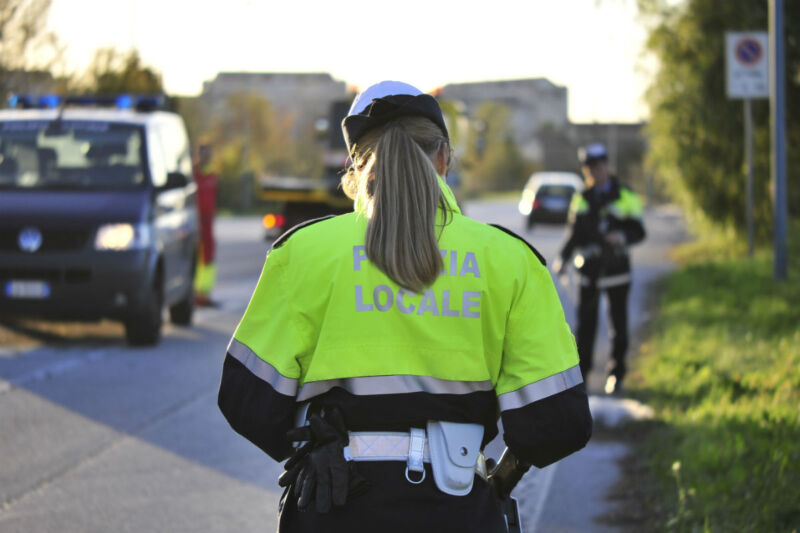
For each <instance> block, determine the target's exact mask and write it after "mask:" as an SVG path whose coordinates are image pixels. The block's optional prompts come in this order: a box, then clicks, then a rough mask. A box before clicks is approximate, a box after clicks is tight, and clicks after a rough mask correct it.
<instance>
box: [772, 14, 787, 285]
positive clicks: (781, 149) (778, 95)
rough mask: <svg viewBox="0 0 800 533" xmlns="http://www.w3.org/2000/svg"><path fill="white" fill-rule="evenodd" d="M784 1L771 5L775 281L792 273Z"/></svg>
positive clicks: (782, 279) (781, 279)
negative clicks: (787, 176) (788, 232)
mask: <svg viewBox="0 0 800 533" xmlns="http://www.w3.org/2000/svg"><path fill="white" fill-rule="evenodd" d="M784 33H785V32H784V26H783V0H770V1H769V37H770V47H769V50H770V58H769V59H770V61H769V66H770V81H771V82H772V83H771V84H770V104H771V106H770V107H771V111H772V113H771V114H772V183H773V188H774V191H775V192H774V195H775V196H774V206H775V207H774V213H775V215H774V216H775V281H784V280H786V277H787V274H788V272H787V270H788V268H787V267H788V238H787V218H788V210H789V206H788V203H787V198H786V65H785V64H786V48H785V37H784Z"/></svg>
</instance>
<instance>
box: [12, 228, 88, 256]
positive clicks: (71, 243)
mask: <svg viewBox="0 0 800 533" xmlns="http://www.w3.org/2000/svg"><path fill="white" fill-rule="evenodd" d="M21 230H22V228H21V227H20V228H10V229H9V228H3V229H0V251H3V252H20V253H23V252H22V251H21V250H20V248H19V242H18V240H19V232H20V231H21ZM39 231H41V232H42V246H41V248H39V249H38V250H37V251H36V252H33V253H41V252H69V251H74V250H81V249H83V248H84V247H85V246H86V243H87V241H88V240H89V234H90V233H91V232H90V231H89V230H85V229H40V230H39ZM24 253H29V252H24Z"/></svg>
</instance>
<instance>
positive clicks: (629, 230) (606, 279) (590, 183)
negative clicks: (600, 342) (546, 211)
mask: <svg viewBox="0 0 800 533" xmlns="http://www.w3.org/2000/svg"><path fill="white" fill-rule="evenodd" d="M578 155H579V158H580V162H581V165H582V167H583V175H584V177H585V178H586V184H587V188H586V189H584V191H583V192H582V193H576V194H575V196H574V197H573V200H572V204H571V206H570V224H571V226H570V233H569V238H568V240H567V242H566V243H565V245H564V247H563V249H562V250H561V254H560V260H558V261H557V262H556V265H555V267H556V270H557V271H559V272H560V273H563V272H564V270H565V269H566V266H567V263H568V261H569V260H570V258H572V256H573V254H575V258H574V265H575V267H576V268H577V269H578V272H579V273H580V283H581V289H580V301H579V303H578V325H577V326H578V327H577V342H578V354H579V355H580V360H581V371H582V372H583V377H584V379H586V378H588V375H589V371H590V370H591V368H592V358H593V351H594V341H595V336H596V335H595V334H596V331H597V308H598V303H599V296H600V292H601V291H605V293H606V295H607V296H608V303H609V309H610V315H611V326H612V327H611V331H610V334H611V341H612V348H611V360H610V362H609V366H608V368H607V369H606V373H607V376H606V383H605V391H606V393H608V394H612V393H614V392H619V391H620V390H621V387H622V381H623V380H624V379H625V372H626V365H625V353H626V351H627V349H628V293H629V290H630V286H631V264H630V257H629V254H628V247H629V246H631V245H633V244H636V243H638V242H640V241H642V240H643V239H644V236H645V231H644V226H643V224H642V205H641V202H640V200H639V197H638V196H637V195H636V194H635V193H634V192H633V191H631V190H630V189H628V188H627V187H625V186H623V185H620V183H619V182H618V181H617V178H616V177H614V176H612V175H611V174H610V173H609V169H608V154H607V153H606V148H605V146H604V145H602V144H600V143H594V144H590V145H588V146H587V147H586V148H582V149H581V150H579V153H578Z"/></svg>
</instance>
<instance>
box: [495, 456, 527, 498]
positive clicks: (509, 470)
mask: <svg viewBox="0 0 800 533" xmlns="http://www.w3.org/2000/svg"><path fill="white" fill-rule="evenodd" d="M486 467H487V469H488V470H489V479H488V480H487V481H488V482H489V485H490V486H491V487H492V488H493V489H494V490H495V492H496V493H497V495H498V496H499V497H500V499H502V500H505V499H507V498H508V497H509V496H511V491H513V490H514V487H516V486H517V483H519V481H520V480H521V479H522V476H524V475H525V473H526V472H527V471H528V470H530V468H531V465H530V464H528V463H526V462H524V461H521V460H520V459H518V458H517V457H516V456H515V455H514V454H513V453H511V450H509V449H508V448H506V449H505V450H504V451H503V455H502V456H501V457H500V460H499V461H498V462H497V463H495V462H494V461H493V460H492V459H487V460H486Z"/></svg>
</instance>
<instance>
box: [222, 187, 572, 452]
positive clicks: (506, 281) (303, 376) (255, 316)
mask: <svg viewBox="0 0 800 533" xmlns="http://www.w3.org/2000/svg"><path fill="white" fill-rule="evenodd" d="M440 186H441V187H442V191H443V195H444V198H445V203H446V205H447V211H448V212H447V213H444V212H442V211H441V210H440V213H439V222H440V223H443V227H441V226H440V227H438V228H437V235H440V238H439V247H440V249H441V255H442V259H443V263H444V268H443V271H442V273H441V275H440V276H439V277H438V278H437V279H436V281H435V282H434V283H433V284H432V285H431V286H430V287H428V288H426V289H425V290H424V291H422V292H421V293H420V294H414V293H412V292H410V291H409V290H406V289H404V288H402V287H400V286H399V285H398V284H397V283H395V282H394V281H392V280H391V279H390V278H389V277H387V276H386V275H385V274H384V273H383V272H381V271H380V270H379V269H378V268H377V267H376V266H375V265H373V264H372V263H371V262H370V261H369V260H368V259H367V255H366V251H365V248H364V242H365V234H366V228H367V218H366V215H365V214H364V213H363V212H354V213H350V214H346V215H341V216H337V217H331V218H328V219H325V220H322V221H320V222H317V223H314V224H311V225H308V226H306V227H303V228H301V229H299V230H297V231H295V232H294V233H293V234H291V236H290V237H288V238H285V239H281V240H279V242H278V243H277V245H276V246H274V247H273V249H272V250H271V251H270V252H269V254H268V257H267V260H266V263H265V265H264V269H263V271H262V274H261V278H260V280H259V282H258V285H257V287H256V289H255V292H254V293H253V296H252V299H251V301H250V304H249V306H248V307H247V311H246V312H245V314H244V317H243V318H242V320H241V323H240V324H239V326H238V327H237V329H236V332H235V334H234V338H233V339H232V341H231V344H230V346H229V348H228V353H229V355H231V356H233V357H234V358H236V359H237V360H238V361H239V362H240V363H241V364H242V365H244V366H245V367H247V369H249V371H250V372H251V373H252V374H254V375H256V376H258V377H259V378H260V380H262V381H263V382H265V383H266V384H268V385H269V387H271V388H272V389H274V390H275V391H276V392H278V393H280V395H281V396H282V397H290V398H293V399H294V400H296V401H303V400H309V399H313V398H315V397H318V396H320V395H322V394H325V393H326V392H328V391H331V390H333V389H335V388H337V387H338V388H340V389H343V390H344V391H346V392H347V393H349V394H352V395H358V397H359V398H361V397H368V396H370V395H395V394H396V395H403V394H407V393H429V394H432V395H439V394H442V395H456V396H453V397H457V396H459V395H465V397H466V395H470V394H472V393H475V392H483V393H489V394H492V396H491V397H492V398H495V394H496V402H497V403H499V409H500V411H505V410H509V409H517V408H520V407H524V406H526V405H528V404H531V403H532V402H536V401H538V400H541V399H542V398H546V397H548V396H551V395H554V394H557V393H559V392H561V391H564V390H566V389H568V388H571V387H574V386H575V385H578V384H580V383H581V382H582V378H581V374H580V370H579V368H578V366H577V365H578V355H577V350H576V347H575V341H574V338H573V336H572V333H571V332H570V329H569V327H568V325H567V323H566V321H565V319H564V312H563V310H562V307H561V304H560V301H559V299H558V296H557V294H556V291H555V287H554V285H553V282H552V278H551V276H550V274H549V272H548V270H547V268H546V267H545V265H544V264H543V262H542V261H540V259H539V258H538V257H537V255H536V253H535V252H534V251H533V249H532V248H531V247H530V246H529V245H528V244H527V243H526V242H525V241H523V240H522V239H521V238H518V237H516V236H514V235H510V234H508V233H507V232H505V231H503V230H501V229H498V228H495V227H492V226H489V225H487V224H483V223H480V222H477V221H475V220H472V219H469V218H467V217H465V216H462V215H461V213H460V210H459V209H458V206H457V205H456V203H455V200H454V198H453V195H452V192H451V191H450V189H449V188H448V187H447V186H446V185H445V184H444V182H443V181H442V180H440ZM492 402H493V403H494V402H495V400H492ZM273 403H274V401H273ZM497 403H495V406H496V405H497ZM490 411H491V409H490ZM496 417H497V411H496V407H495V410H494V419H495V420H496ZM460 421H465V420H460ZM476 421H477V420H476ZM493 423H494V422H493ZM492 433H495V431H494V428H492ZM264 447H265V448H266V447H267V446H266V445H264ZM276 455H277V452H276Z"/></svg>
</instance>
